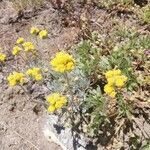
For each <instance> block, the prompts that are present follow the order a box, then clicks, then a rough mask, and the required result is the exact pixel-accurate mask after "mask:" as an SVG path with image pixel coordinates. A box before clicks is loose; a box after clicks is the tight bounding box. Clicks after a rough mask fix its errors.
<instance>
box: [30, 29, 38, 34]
mask: <svg viewBox="0 0 150 150" xmlns="http://www.w3.org/2000/svg"><path fill="white" fill-rule="evenodd" d="M39 32H40V30H39V29H38V28H37V27H31V29H30V34H35V35H37V34H38V33H39Z"/></svg>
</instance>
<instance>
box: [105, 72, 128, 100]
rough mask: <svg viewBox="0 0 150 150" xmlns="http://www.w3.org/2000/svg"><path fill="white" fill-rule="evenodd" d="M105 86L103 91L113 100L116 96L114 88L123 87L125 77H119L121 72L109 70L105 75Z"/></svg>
mask: <svg viewBox="0 0 150 150" xmlns="http://www.w3.org/2000/svg"><path fill="white" fill-rule="evenodd" d="M105 77H106V79H107V82H108V83H107V84H106V85H105V86H104V91H105V93H107V94H108V95H109V96H111V97H112V98H114V97H115V96H116V94H117V93H116V92H115V87H120V88H121V87H123V86H124V85H125V83H126V81H127V77H126V76H124V75H121V70H119V69H117V70H115V69H114V70H109V71H107V72H106V73H105Z"/></svg>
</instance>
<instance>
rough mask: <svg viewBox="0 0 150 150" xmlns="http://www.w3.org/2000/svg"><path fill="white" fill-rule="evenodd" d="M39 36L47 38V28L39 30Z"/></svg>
mask: <svg viewBox="0 0 150 150" xmlns="http://www.w3.org/2000/svg"><path fill="white" fill-rule="evenodd" d="M39 37H40V38H41V39H45V38H47V37H48V32H47V30H41V31H40V32H39Z"/></svg>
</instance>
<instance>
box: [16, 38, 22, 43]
mask: <svg viewBox="0 0 150 150" xmlns="http://www.w3.org/2000/svg"><path fill="white" fill-rule="evenodd" d="M16 43H17V44H23V43H24V38H22V37H20V38H18V39H17V41H16Z"/></svg>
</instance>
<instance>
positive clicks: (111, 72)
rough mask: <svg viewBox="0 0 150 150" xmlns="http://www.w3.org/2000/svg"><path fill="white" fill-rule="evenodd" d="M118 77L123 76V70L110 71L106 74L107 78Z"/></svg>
mask: <svg viewBox="0 0 150 150" xmlns="http://www.w3.org/2000/svg"><path fill="white" fill-rule="evenodd" d="M116 75H121V70H119V69H117V70H109V71H107V72H106V73H105V77H106V78H111V77H113V76H116Z"/></svg>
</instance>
